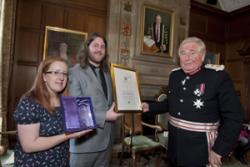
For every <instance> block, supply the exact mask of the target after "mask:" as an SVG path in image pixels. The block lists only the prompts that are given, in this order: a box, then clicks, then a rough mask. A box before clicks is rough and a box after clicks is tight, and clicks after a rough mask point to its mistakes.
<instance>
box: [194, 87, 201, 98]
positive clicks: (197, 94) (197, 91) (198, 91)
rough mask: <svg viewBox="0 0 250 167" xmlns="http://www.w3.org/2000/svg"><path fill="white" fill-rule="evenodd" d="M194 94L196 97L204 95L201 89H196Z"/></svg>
mask: <svg viewBox="0 0 250 167" xmlns="http://www.w3.org/2000/svg"><path fill="white" fill-rule="evenodd" d="M194 94H195V95H196V96H198V97H200V96H201V94H202V92H201V91H200V90H199V89H195V90H194Z"/></svg>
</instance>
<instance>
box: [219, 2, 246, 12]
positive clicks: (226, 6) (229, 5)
mask: <svg viewBox="0 0 250 167" xmlns="http://www.w3.org/2000/svg"><path fill="white" fill-rule="evenodd" d="M218 3H219V5H220V6H221V9H222V10H224V11H226V12H232V11H234V10H237V9H240V8H242V7H245V6H248V5H250V0H218Z"/></svg>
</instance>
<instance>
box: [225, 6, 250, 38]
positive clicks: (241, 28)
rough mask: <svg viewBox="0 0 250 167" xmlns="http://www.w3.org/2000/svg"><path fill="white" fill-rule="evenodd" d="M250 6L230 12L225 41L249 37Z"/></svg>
mask: <svg viewBox="0 0 250 167" xmlns="http://www.w3.org/2000/svg"><path fill="white" fill-rule="evenodd" d="M249 30H250V6H247V7H245V8H243V9H240V10H237V11H234V12H231V13H230V14H229V19H228V21H227V26H226V39H227V41H233V40H242V39H246V38H250V33H249Z"/></svg>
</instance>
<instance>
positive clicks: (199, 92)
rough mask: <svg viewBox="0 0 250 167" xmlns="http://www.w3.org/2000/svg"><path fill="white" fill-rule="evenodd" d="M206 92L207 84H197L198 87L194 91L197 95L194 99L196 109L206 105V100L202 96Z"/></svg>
mask: <svg viewBox="0 0 250 167" xmlns="http://www.w3.org/2000/svg"><path fill="white" fill-rule="evenodd" d="M204 93H205V84H204V83H201V84H199V85H197V86H196V88H195V89H194V91H193V94H194V95H195V100H194V101H193V106H194V107H195V108H196V109H201V108H202V107H204V101H203V100H202V99H201V96H202V95H204Z"/></svg>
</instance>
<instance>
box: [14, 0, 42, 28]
mask: <svg viewBox="0 0 250 167" xmlns="http://www.w3.org/2000/svg"><path fill="white" fill-rule="evenodd" d="M18 5H19V7H18V8H19V9H18V13H19V16H18V17H17V19H18V21H19V22H20V25H19V26H21V27H29V28H36V29H40V26H41V17H42V14H41V13H42V12H41V11H42V6H41V3H40V1H33V0H26V1H19V3H18Z"/></svg>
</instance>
